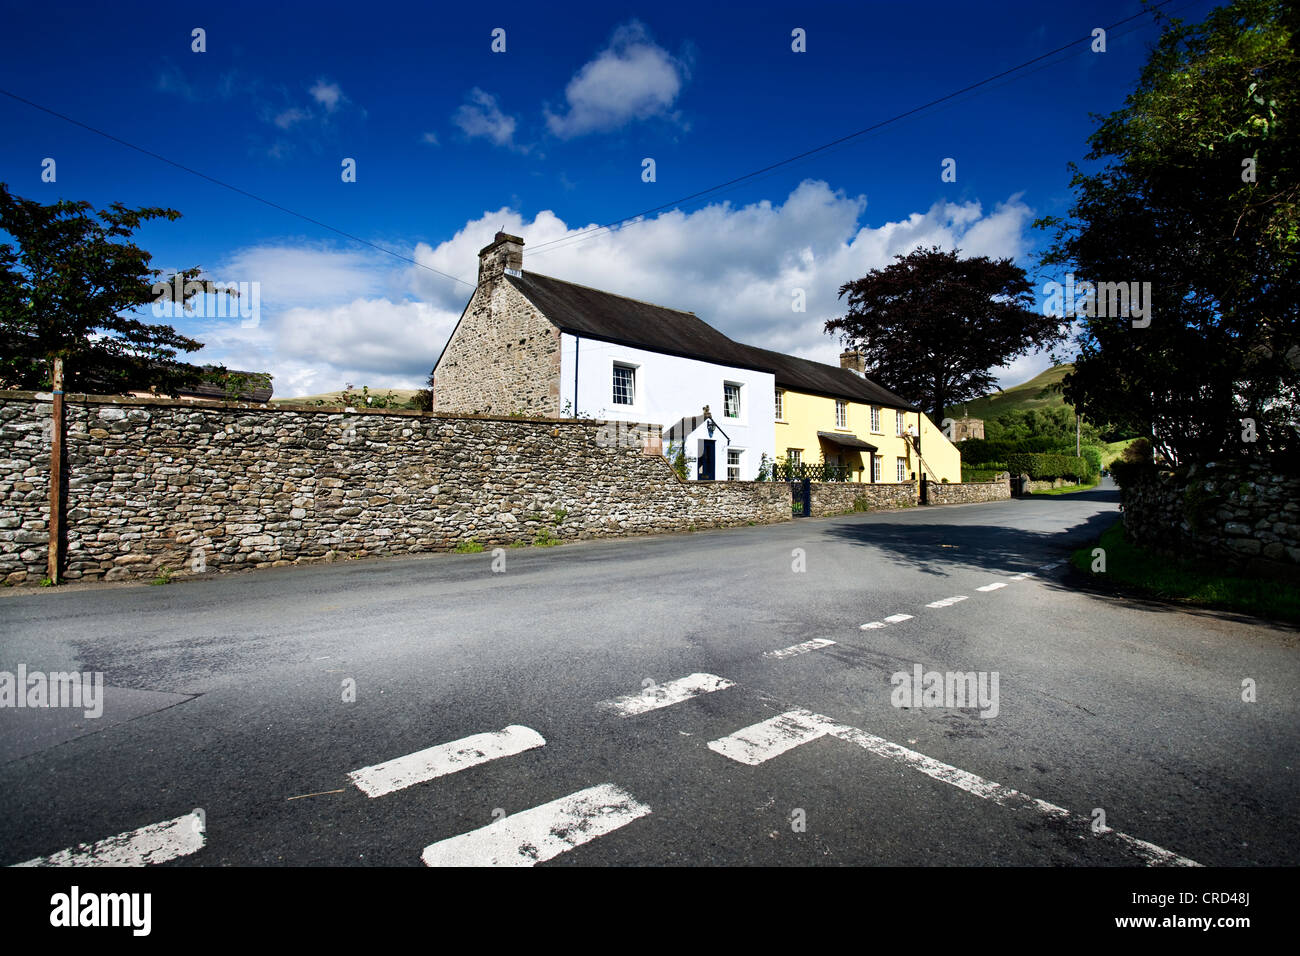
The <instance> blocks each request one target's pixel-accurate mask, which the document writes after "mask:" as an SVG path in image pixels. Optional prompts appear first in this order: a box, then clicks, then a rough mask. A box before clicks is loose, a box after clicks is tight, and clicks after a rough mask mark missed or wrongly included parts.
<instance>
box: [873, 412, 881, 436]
mask: <svg viewBox="0 0 1300 956" xmlns="http://www.w3.org/2000/svg"><path fill="white" fill-rule="evenodd" d="M871 431H872V432H873V433H874V434H877V435H879V434H880V433H881V432H880V406H879V405H872V406H871Z"/></svg>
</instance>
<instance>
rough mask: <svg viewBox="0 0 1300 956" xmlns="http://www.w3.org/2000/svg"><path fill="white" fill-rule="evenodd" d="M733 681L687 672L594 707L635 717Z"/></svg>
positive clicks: (723, 686)
mask: <svg viewBox="0 0 1300 956" xmlns="http://www.w3.org/2000/svg"><path fill="white" fill-rule="evenodd" d="M735 683H736V682H735V681H730V680H727V679H726V678H725V677H718V676H717V675H716V674H690V675H688V676H686V677H683V678H680V679H679V680H675V681H670V682H669V683H667V684H655V685H654V686H652V687H647V688H646V689H645V690H643V691H642V692H641V693H639V694H628V695H627V696H625V697H615V698H614V699H613V700H603V701H601V702H600V704H598V705H597V706H599V707H604V708H606V709H608V710H612V711H615V712H616V713H617V714H618V715H619V716H620V717H635V716H636V715H637V714H644V713H646V712H647V711H651V710H658V709H659V708H660V707H671V706H672V705H673V704H680V703H681V702H682V701H684V700H690V699H691V698H692V697H699V696H700V695H701V694H711V693H713V692H714V691H715V690H726V689H727V688H728V687H734V686H735Z"/></svg>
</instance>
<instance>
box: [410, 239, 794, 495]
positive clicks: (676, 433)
mask: <svg viewBox="0 0 1300 956" xmlns="http://www.w3.org/2000/svg"><path fill="white" fill-rule="evenodd" d="M523 246H524V241H523V240H522V239H520V238H519V237H518V236H510V235H507V234H506V233H500V232H499V233H497V235H496V238H495V239H494V241H493V242H492V243H491V244H490V245H488V246H487V247H485V248H484V249H483V250H482V251H481V252H480V253H479V276H478V287H477V288H476V289H475V290H474V294H473V296H472V297H471V298H470V301H469V304H468V305H467V306H466V307H465V311H464V313H462V315H461V318H460V321H459V322H458V323H457V325H456V328H455V329H454V330H453V332H452V334H451V338H450V339H449V340H448V342H447V345H446V347H445V348H444V349H443V352H442V355H440V356H439V358H438V362H437V365H436V366H435V367H434V374H433V408H434V411H440V412H461V413H481V414H498V415H511V414H524V415H530V416H538V417H563V418H571V417H582V418H592V419H599V420H604V421H611V422H628V423H646V424H650V425H657V426H659V427H660V428H661V429H662V432H663V439H664V442H665V443H666V444H669V445H671V446H672V448H674V449H675V448H676V447H684V450H685V453H686V456H687V457H688V458H691V459H694V462H693V464H692V467H691V471H690V474H691V477H693V478H700V479H704V480H709V479H717V480H725V479H733V480H753V479H754V478H755V477H756V476H757V474H758V469H759V466H760V463H761V461H762V459H763V457H764V456H766V457H767V460H768V461H771V460H772V459H773V458H774V457H775V455H774V441H775V438H774V429H773V422H774V416H775V394H776V383H775V378H774V374H773V371H772V369H771V368H770V367H766V368H765V367H764V366H765V365H767V363H765V362H762V361H760V360H759V358H758V357H756V355H755V353H754V350H752V349H749V348H748V347H746V346H744V345H741V344H740V343H738V342H734V341H732V340H731V339H729V338H728V337H727V336H725V335H723V334H722V333H721V332H719V331H717V330H716V329H714V328H713V327H711V326H710V325H708V324H707V323H706V322H704V321H702V320H701V319H699V318H698V317H697V316H696V315H695V314H694V313H693V312H681V311H678V310H677V309H669V308H666V307H665V306H660V305H653V304H651V303H648V302H641V301H639V300H637V299H629V298H627V297H625V296H620V295H615V294H613V293H611V292H602V291H600V290H598V289H592V288H588V287H587V286H581V285H577V284H575V283H572V282H564V281H562V280H560V279H553V278H551V277H549V276H543V275H538V274H536V273H533V272H525V271H524V270H523Z"/></svg>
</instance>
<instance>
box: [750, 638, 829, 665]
mask: <svg viewBox="0 0 1300 956" xmlns="http://www.w3.org/2000/svg"><path fill="white" fill-rule="evenodd" d="M834 643H835V642H834V641H832V640H828V639H827V638H824V637H814V638H813V639H812V640H811V641H804V642H803V643H802V644H795V645H794V646H793V647H783V648H781V649H780V650H779V651H768V652H767V653H765V654H764V655H763V656H764V657H770V658H772V659H774V660H782V659H783V658H786V657H797V656H798V655H800V654H807V653H808V652H809V651H816V650H820V649H821V648H823V647H830V646H831V645H832V644H834Z"/></svg>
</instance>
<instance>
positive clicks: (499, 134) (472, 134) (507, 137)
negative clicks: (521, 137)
mask: <svg viewBox="0 0 1300 956" xmlns="http://www.w3.org/2000/svg"><path fill="white" fill-rule="evenodd" d="M465 98H466V99H467V100H468V101H469V102H467V103H462V104H461V105H460V106H459V107H458V108H457V110H456V112H455V113H453V114H452V117H451V121H452V122H453V123H455V124H456V125H457V126H458V127H460V130H461V132H463V133H464V134H465V135H466V136H468V137H469V138H470V139H475V138H477V137H482V138H484V139H487V140H490V141H491V142H492V143H494V144H495V145H497V146H509V147H512V148H515V143H514V136H515V126H516V121H515V118H514V117H513V116H507V115H506V114H505V113H503V112H501V107H500V106H498V105H497V98H496V97H495V96H493V95H492V94H491V93H488V92H485V91H484V90H481V89H479V88H478V87H477V86H476V87H474V89H472V90H470V91H469V93H467V94H466V96H465Z"/></svg>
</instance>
